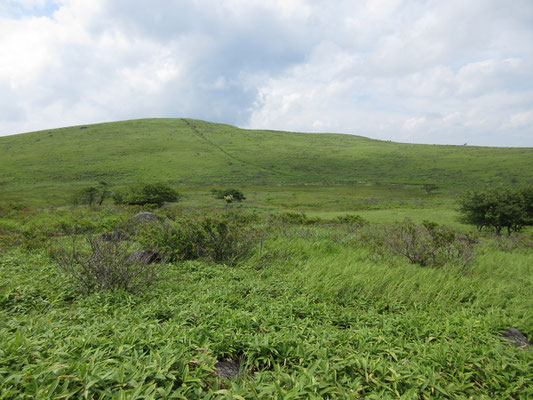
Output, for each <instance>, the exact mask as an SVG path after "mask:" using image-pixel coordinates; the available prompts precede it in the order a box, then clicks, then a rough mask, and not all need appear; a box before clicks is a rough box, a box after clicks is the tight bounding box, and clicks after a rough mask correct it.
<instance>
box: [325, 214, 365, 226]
mask: <svg viewBox="0 0 533 400" xmlns="http://www.w3.org/2000/svg"><path fill="white" fill-rule="evenodd" d="M333 222H335V223H337V224H349V225H356V226H365V225H368V223H369V222H368V220H366V219H364V218H363V217H361V216H360V215H357V214H346V215H339V216H338V217H337V218H335V219H334V220H333Z"/></svg>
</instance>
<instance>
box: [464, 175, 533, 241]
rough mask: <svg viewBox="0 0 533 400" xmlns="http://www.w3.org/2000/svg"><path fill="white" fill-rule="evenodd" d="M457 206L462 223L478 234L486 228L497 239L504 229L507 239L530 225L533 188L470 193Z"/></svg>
mask: <svg viewBox="0 0 533 400" xmlns="http://www.w3.org/2000/svg"><path fill="white" fill-rule="evenodd" d="M459 205H460V211H461V213H462V214H463V220H464V222H466V223H469V224H472V225H475V226H476V227H477V228H478V230H480V231H481V230H482V229H484V228H487V229H492V230H494V231H495V232H496V234H498V235H500V234H501V231H502V229H504V228H506V229H507V234H508V235H510V234H511V233H512V232H520V231H521V230H522V228H523V227H524V226H531V225H533V186H528V187H525V188H511V187H505V186H500V187H494V188H490V189H487V190H484V191H480V190H474V191H470V192H468V193H466V194H465V195H464V196H463V197H462V198H461V199H460V200H459Z"/></svg>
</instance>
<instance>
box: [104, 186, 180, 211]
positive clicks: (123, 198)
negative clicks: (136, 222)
mask: <svg viewBox="0 0 533 400" xmlns="http://www.w3.org/2000/svg"><path fill="white" fill-rule="evenodd" d="M179 197H180V196H179V194H178V192H177V191H176V190H174V189H173V188H172V187H170V186H169V185H168V184H166V183H163V182H159V183H139V184H136V185H131V186H129V187H128V188H127V189H126V190H124V191H117V192H116V193H115V194H114V195H113V200H114V201H115V203H116V204H129V205H146V204H154V205H156V206H158V207H161V206H162V205H163V204H164V203H166V202H174V201H178V200H179Z"/></svg>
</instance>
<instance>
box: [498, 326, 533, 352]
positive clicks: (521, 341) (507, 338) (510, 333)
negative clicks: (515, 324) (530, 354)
mask: <svg viewBox="0 0 533 400" xmlns="http://www.w3.org/2000/svg"><path fill="white" fill-rule="evenodd" d="M500 336H501V338H502V341H503V342H504V343H506V344H509V345H511V346H514V347H519V348H521V349H524V350H528V349H529V346H530V345H531V343H529V341H528V340H527V338H526V337H525V336H524V334H523V333H522V332H520V331H519V330H518V329H516V328H509V329H507V330H506V331H505V332H502V333H501V334H500Z"/></svg>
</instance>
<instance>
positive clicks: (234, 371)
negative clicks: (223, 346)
mask: <svg viewBox="0 0 533 400" xmlns="http://www.w3.org/2000/svg"><path fill="white" fill-rule="evenodd" d="M215 368H216V370H217V375H218V377H219V378H226V379H233V378H235V377H237V378H238V377H241V376H242V375H244V370H243V369H242V368H241V365H240V364H239V363H237V362H234V361H219V362H217V363H216V364H215Z"/></svg>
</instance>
